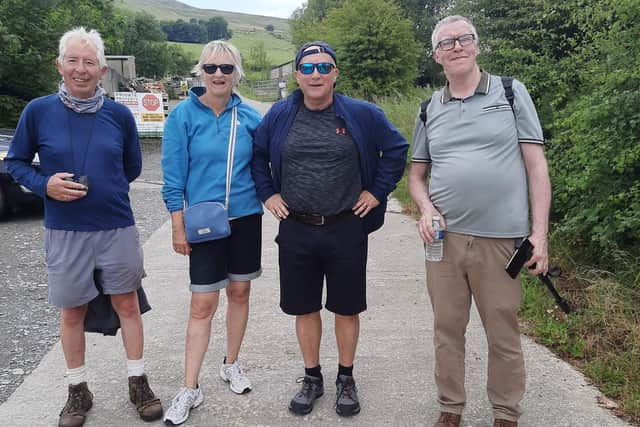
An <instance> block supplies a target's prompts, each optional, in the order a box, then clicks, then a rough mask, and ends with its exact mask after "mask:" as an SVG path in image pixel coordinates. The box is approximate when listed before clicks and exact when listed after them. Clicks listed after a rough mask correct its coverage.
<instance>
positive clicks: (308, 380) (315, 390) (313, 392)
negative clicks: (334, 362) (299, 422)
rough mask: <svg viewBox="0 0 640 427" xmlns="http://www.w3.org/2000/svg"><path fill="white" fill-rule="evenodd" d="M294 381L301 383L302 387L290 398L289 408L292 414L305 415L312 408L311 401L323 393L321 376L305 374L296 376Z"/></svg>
mask: <svg viewBox="0 0 640 427" xmlns="http://www.w3.org/2000/svg"><path fill="white" fill-rule="evenodd" d="M296 382H297V383H302V387H301V388H300V391H299V392H297V393H296V395H295V396H293V399H291V403H289V410H290V411H291V412H293V413H294V414H298V415H305V414H308V413H309V412H311V410H312V409H313V402H314V401H315V400H316V399H317V398H319V397H320V396H322V395H323V394H324V386H323V383H322V378H318V377H312V376H311V375H305V376H304V377H300V378H298V379H297V380H296Z"/></svg>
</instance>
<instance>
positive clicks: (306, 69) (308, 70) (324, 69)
mask: <svg viewBox="0 0 640 427" xmlns="http://www.w3.org/2000/svg"><path fill="white" fill-rule="evenodd" d="M334 68H335V65H333V64H331V63H330V62H321V63H319V64H300V65H298V70H299V71H300V72H301V73H302V74H304V75H309V74H313V70H314V69H316V70H318V72H319V73H320V74H329V73H330V72H331V70H333V69H334Z"/></svg>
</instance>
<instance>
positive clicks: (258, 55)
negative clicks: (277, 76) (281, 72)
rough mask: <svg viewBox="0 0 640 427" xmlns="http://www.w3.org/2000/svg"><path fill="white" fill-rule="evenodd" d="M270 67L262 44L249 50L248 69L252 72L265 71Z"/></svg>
mask: <svg viewBox="0 0 640 427" xmlns="http://www.w3.org/2000/svg"><path fill="white" fill-rule="evenodd" d="M270 65H271V63H270V61H269V58H268V56H267V51H266V49H265V48H264V43H263V42H260V43H257V44H255V45H253V46H251V48H250V49H249V61H248V69H249V70H252V71H265V72H266V71H267V70H268V69H269V66H270Z"/></svg>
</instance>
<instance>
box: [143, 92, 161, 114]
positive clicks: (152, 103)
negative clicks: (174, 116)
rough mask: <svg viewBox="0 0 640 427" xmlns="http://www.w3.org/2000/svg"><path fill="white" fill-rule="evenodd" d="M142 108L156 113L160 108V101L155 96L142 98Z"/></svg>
mask: <svg viewBox="0 0 640 427" xmlns="http://www.w3.org/2000/svg"><path fill="white" fill-rule="evenodd" d="M142 106H143V107H144V108H145V109H146V110H148V111H156V110H157V109H158V108H159V107H160V101H159V100H158V98H157V97H155V96H153V95H145V96H143V97H142Z"/></svg>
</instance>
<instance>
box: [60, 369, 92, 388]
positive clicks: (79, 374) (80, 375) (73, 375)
mask: <svg viewBox="0 0 640 427" xmlns="http://www.w3.org/2000/svg"><path fill="white" fill-rule="evenodd" d="M65 377H67V384H69V385H78V384H80V383H82V382H85V381H87V369H86V368H85V366H84V365H82V366H79V367H77V368H73V369H69V368H67V373H66V374H65Z"/></svg>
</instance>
